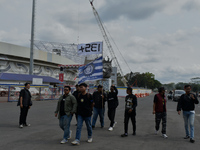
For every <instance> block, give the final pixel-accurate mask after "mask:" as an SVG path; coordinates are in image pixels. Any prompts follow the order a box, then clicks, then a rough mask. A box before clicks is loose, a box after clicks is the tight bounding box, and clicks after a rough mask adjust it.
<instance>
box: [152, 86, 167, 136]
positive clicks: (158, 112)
mask: <svg viewBox="0 0 200 150" xmlns="http://www.w3.org/2000/svg"><path fill="white" fill-rule="evenodd" d="M158 92H159V93H158V94H156V95H155V96H154V103H153V114H155V122H156V126H155V128H156V134H158V130H159V127H160V122H161V120H162V136H163V138H167V137H168V136H167V135H166V126H167V109H166V97H165V88H164V87H160V88H159V90H158Z"/></svg>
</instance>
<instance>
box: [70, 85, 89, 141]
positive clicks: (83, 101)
mask: <svg viewBox="0 0 200 150" xmlns="http://www.w3.org/2000/svg"><path fill="white" fill-rule="evenodd" d="M79 87H80V92H81V93H80V94H79V95H78V99H77V103H78V107H77V115H78V122H77V128H76V139H75V140H74V141H73V142H72V144H73V145H80V139H81V130H82V126H83V121H85V124H86V126H87V132H88V140H87V142H88V143H91V142H92V125H91V116H92V110H93V100H92V95H91V94H89V93H87V92H86V89H87V84H86V83H81V84H80V85H79Z"/></svg>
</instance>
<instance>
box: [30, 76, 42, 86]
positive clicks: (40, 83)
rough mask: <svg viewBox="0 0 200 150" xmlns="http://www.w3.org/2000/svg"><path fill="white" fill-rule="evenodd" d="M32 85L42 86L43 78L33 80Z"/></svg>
mask: <svg viewBox="0 0 200 150" xmlns="http://www.w3.org/2000/svg"><path fill="white" fill-rule="evenodd" d="M32 84H33V85H42V84H43V79H42V78H33V79H32Z"/></svg>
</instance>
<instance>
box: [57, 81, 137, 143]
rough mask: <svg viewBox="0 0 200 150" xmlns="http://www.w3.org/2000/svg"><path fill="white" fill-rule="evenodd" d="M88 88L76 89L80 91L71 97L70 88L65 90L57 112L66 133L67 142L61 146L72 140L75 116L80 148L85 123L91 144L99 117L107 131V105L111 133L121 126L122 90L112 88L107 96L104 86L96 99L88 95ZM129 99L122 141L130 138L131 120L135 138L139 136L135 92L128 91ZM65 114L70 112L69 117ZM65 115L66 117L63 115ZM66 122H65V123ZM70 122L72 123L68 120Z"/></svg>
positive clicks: (66, 87)
mask: <svg viewBox="0 0 200 150" xmlns="http://www.w3.org/2000/svg"><path fill="white" fill-rule="evenodd" d="M86 90H87V84H86V83H81V84H80V85H76V91H75V92H74V93H73V94H72V95H71V94H69V92H70V91H71V88H70V87H69V86H65V87H64V92H65V94H64V95H63V96H61V97H60V98H59V100H58V104H57V109H56V111H55V116H56V117H57V114H60V115H59V116H58V118H59V122H60V123H59V124H60V128H61V129H62V130H63V131H64V136H63V140H62V141H61V143H62V144H63V143H66V142H68V140H69V139H70V138H71V133H72V132H71V131H70V122H71V118H72V116H73V114H76V118H77V129H76V137H75V140H74V141H73V142H71V143H72V144H73V145H79V144H80V138H81V130H82V125H83V122H85V124H86V127H87V133H88V140H87V142H89V143H91V142H92V132H93V129H94V128H95V126H96V121H97V118H98V116H99V117H100V125H101V128H104V113H105V103H106V102H107V103H108V118H109V120H110V127H109V128H108V130H109V131H113V129H114V127H115V125H116V124H117V122H115V113H116V108H117V106H118V105H119V102H118V97H117V95H118V90H117V88H116V87H115V86H114V85H112V86H111V87H110V92H109V93H107V94H106V93H105V92H104V90H103V86H101V85H99V86H98V87H97V91H95V92H94V93H93V95H91V94H89V93H87V92H86ZM127 94H128V95H127V96H126V98H125V101H126V104H125V118H124V134H122V135H121V137H126V136H128V122H129V118H131V121H132V124H133V135H135V134H136V119H135V116H136V106H137V97H136V96H135V95H133V94H132V88H130V87H129V88H127ZM62 112H66V113H65V114H64V113H62ZM61 114H62V115H61ZM64 118H66V119H65V121H63V120H64ZM67 118H68V119H67Z"/></svg>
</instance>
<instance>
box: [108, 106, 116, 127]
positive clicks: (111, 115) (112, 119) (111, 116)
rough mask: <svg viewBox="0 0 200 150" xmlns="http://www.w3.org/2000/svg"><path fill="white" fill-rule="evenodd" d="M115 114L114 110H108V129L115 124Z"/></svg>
mask: <svg viewBox="0 0 200 150" xmlns="http://www.w3.org/2000/svg"><path fill="white" fill-rule="evenodd" d="M115 112H116V108H112V109H108V118H109V120H110V127H113V124H114V123H115Z"/></svg>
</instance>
